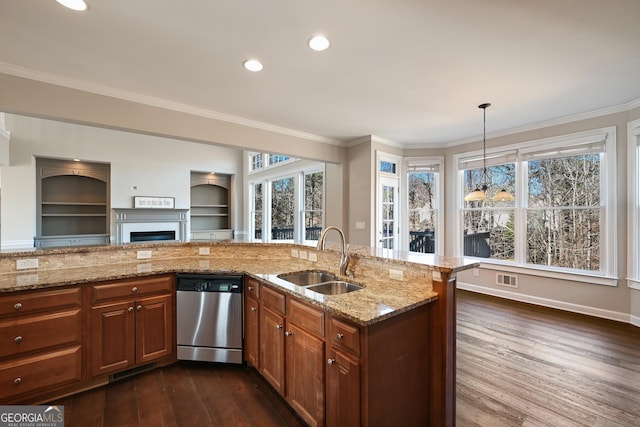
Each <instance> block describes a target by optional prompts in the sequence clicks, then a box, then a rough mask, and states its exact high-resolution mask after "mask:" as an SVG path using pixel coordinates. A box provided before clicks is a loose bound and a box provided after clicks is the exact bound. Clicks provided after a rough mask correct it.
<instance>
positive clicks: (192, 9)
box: [0, 0, 640, 147]
mask: <svg viewBox="0 0 640 427" xmlns="http://www.w3.org/2000/svg"><path fill="white" fill-rule="evenodd" d="M87 2H88V4H89V10H88V11H87V12H83V13H80V12H73V11H70V10H68V9H65V8H63V7H62V6H60V5H58V4H57V3H56V2H55V1H54V0H0V72H5V73H10V74H16V75H23V76H28V77H32V78H34V77H35V78H38V79H42V80H48V81H53V82H57V83H61V84H65V85H68V86H72V87H80V88H99V89H100V90H101V91H103V92H104V91H106V92H110V91H112V90H113V92H112V93H113V94H114V95H115V96H121V95H122V94H123V93H125V92H130V93H129V94H128V95H131V96H134V97H137V96H138V95H140V96H141V98H140V99H142V97H152V98H155V99H156V100H159V101H162V102H165V101H167V102H171V103H178V104H183V105H184V106H187V107H189V108H195V109H200V110H205V111H208V112H211V113H212V114H215V113H222V114H224V115H229V116H234V117H235V118H234V119H233V120H238V119H237V118H241V119H240V120H242V119H247V120H248V121H257V122H262V123H267V124H270V125H274V126H279V127H283V128H287V129H292V130H295V131H300V132H306V133H309V134H313V135H319V136H323V137H326V138H330V139H332V140H338V141H349V140H352V139H355V138H358V137H361V136H363V135H375V136H377V137H380V138H383V139H387V140H390V141H393V142H395V143H397V144H399V145H402V146H405V147H413V146H424V147H427V146H429V145H433V144H437V145H442V144H450V143H455V142H457V141H461V140H464V139H466V138H470V137H476V136H478V135H481V134H482V111H481V110H479V109H478V108H477V106H478V104H481V103H483V102H490V103H492V107H491V108H489V109H488V110H487V132H488V133H491V132H499V131H503V130H505V129H512V128H518V127H523V126H528V125H532V124H535V123H539V122H543V121H548V120H553V119H558V118H563V117H567V116H572V115H575V114H582V113H588V112H592V111H595V110H599V109H603V108H607V107H613V106H620V105H623V104H628V103H631V102H634V101H636V100H638V99H640V0H611V1H602V0H536V1H517V0H456V1H451V0H325V1H311V0H226V1H220V0H181V1H175V0H133V1H132V0H87ZM316 33H323V34H325V35H326V36H327V37H328V38H329V39H330V40H331V43H332V45H331V47H330V48H329V50H327V51H325V52H320V53H318V52H314V51H312V50H310V49H309V48H308V47H307V45H306V42H307V40H308V38H309V37H310V36H312V35H314V34H316ZM250 57H251V58H257V59H259V60H261V61H262V62H263V64H264V70H263V71H262V72H260V73H251V72H248V71H246V70H244V69H243V68H242V61H243V60H245V59H247V58H250ZM123 91H124V92H123Z"/></svg>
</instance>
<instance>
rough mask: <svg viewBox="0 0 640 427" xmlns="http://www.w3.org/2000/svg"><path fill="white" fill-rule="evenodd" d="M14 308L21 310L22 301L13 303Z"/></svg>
mask: <svg viewBox="0 0 640 427" xmlns="http://www.w3.org/2000/svg"><path fill="white" fill-rule="evenodd" d="M13 308H15V309H16V310H20V309H21V308H22V303H21V302H17V303H15V304H14V305H13Z"/></svg>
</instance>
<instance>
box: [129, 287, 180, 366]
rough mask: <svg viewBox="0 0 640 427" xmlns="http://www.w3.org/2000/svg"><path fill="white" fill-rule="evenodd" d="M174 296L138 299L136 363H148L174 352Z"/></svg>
mask: <svg viewBox="0 0 640 427" xmlns="http://www.w3.org/2000/svg"><path fill="white" fill-rule="evenodd" d="M172 312H173V296H172V295H160V296H157V297H148V298H142V299H140V300H136V316H135V318H136V340H135V344H136V363H147V362H151V361H153V360H157V359H162V358H163V357H167V356H170V355H171V354H172V353H173V352H174V348H175V345H174V339H173V335H174V333H173V316H172Z"/></svg>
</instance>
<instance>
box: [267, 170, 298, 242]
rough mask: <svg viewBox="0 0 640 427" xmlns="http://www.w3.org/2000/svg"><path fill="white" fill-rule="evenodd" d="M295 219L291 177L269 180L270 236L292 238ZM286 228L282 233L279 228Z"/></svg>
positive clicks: (293, 190) (278, 238)
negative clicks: (285, 232) (286, 230)
mask: <svg viewBox="0 0 640 427" xmlns="http://www.w3.org/2000/svg"><path fill="white" fill-rule="evenodd" d="M294 219H295V185H294V179H293V177H290V178H283V179H278V180H275V181H272V182H271V238H272V240H291V239H293V224H294ZM282 229H288V230H291V233H287V234H286V235H283V234H282V233H279V232H278V231H279V230H282Z"/></svg>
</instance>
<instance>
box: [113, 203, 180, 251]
mask: <svg viewBox="0 0 640 427" xmlns="http://www.w3.org/2000/svg"><path fill="white" fill-rule="evenodd" d="M113 211H114V212H115V215H116V218H115V224H116V235H115V237H116V243H117V244H121V243H129V242H130V240H129V233H130V232H131V231H152V230H158V231H162V230H165V229H170V230H175V231H176V240H179V241H181V242H185V241H186V240H187V220H188V213H189V209H143V208H133V209H132V208H114V209H113Z"/></svg>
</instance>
